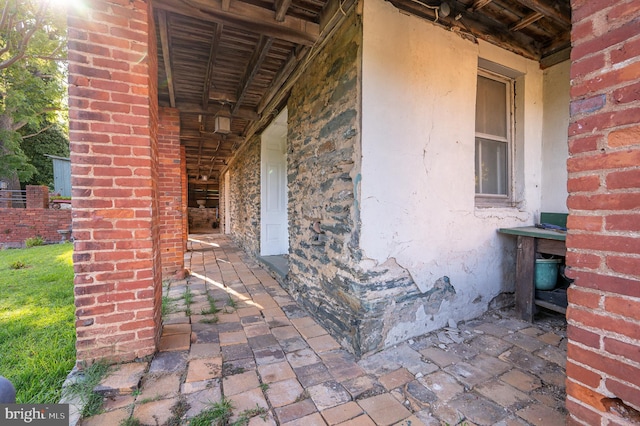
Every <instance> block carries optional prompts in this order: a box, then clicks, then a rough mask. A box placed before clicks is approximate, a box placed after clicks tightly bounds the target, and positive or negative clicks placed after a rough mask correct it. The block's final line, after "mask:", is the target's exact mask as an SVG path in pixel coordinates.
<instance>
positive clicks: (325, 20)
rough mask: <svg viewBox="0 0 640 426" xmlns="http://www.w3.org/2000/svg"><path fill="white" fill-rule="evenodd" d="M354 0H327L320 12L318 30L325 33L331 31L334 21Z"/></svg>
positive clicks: (338, 19)
mask: <svg viewBox="0 0 640 426" xmlns="http://www.w3.org/2000/svg"><path fill="white" fill-rule="evenodd" d="M354 3H355V0H343V1H340V0H329V1H327V4H326V5H325V7H324V9H323V10H322V13H321V14H320V32H321V33H322V34H326V33H327V32H328V31H331V30H332V29H333V28H334V27H335V26H336V23H337V22H339V21H340V20H341V19H342V17H343V16H344V15H345V13H346V11H347V10H349V9H351V6H353V4H354Z"/></svg>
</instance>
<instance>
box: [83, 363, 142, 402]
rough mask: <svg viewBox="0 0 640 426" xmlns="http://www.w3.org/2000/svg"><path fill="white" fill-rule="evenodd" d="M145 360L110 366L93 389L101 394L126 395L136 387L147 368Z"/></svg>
mask: <svg viewBox="0 0 640 426" xmlns="http://www.w3.org/2000/svg"><path fill="white" fill-rule="evenodd" d="M147 365H148V364H147V363H146V362H130V363H127V364H120V365H115V366H112V367H111V368H110V369H109V372H108V374H107V376H106V377H105V378H104V379H102V381H100V383H99V384H98V385H97V386H96V387H95V388H94V391H95V392H97V393H99V394H101V395H107V396H108V395H126V394H130V393H132V392H133V391H134V390H136V389H138V385H139V383H140V379H141V378H142V375H143V374H144V372H145V370H146V369H147Z"/></svg>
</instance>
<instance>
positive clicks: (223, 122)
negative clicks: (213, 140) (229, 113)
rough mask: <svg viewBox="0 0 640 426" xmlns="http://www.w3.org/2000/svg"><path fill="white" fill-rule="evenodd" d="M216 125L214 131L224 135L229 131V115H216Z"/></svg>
mask: <svg viewBox="0 0 640 426" xmlns="http://www.w3.org/2000/svg"><path fill="white" fill-rule="evenodd" d="M215 124H216V127H215V130H214V132H215V133H218V134H221V135H226V134H229V133H231V117H225V116H223V115H218V116H217V117H216V123H215Z"/></svg>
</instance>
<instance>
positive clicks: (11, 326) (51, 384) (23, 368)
mask: <svg viewBox="0 0 640 426" xmlns="http://www.w3.org/2000/svg"><path fill="white" fill-rule="evenodd" d="M72 253H73V246H72V245H71V244H55V245H48V246H39V247H32V248H28V249H18V250H2V251H0V375H2V376H5V377H6V378H8V379H9V380H11V382H12V383H13V385H14V386H15V387H16V391H17V395H16V399H17V402H18V403H21V404H27V403H32V404H36V403H37V404H46V403H55V402H58V400H59V398H60V391H61V387H62V382H64V380H65V378H66V376H67V374H68V373H69V371H71V369H72V368H73V365H74V364H75V360H76V353H75V326H74V310H75V308H74V305H73V263H72ZM18 264H24V267H21V268H18V269H15V268H13V267H12V265H18Z"/></svg>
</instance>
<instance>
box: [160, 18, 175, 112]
mask: <svg viewBox="0 0 640 426" xmlns="http://www.w3.org/2000/svg"><path fill="white" fill-rule="evenodd" d="M158 26H159V28H158V30H159V31H160V47H161V49H162V58H163V59H164V72H165V74H166V75H167V88H168V89H169V104H170V105H171V108H175V107H176V92H175V88H174V86H173V71H172V69H171V49H170V47H169V44H170V38H169V27H168V25H167V14H166V13H165V11H164V10H158Z"/></svg>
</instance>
